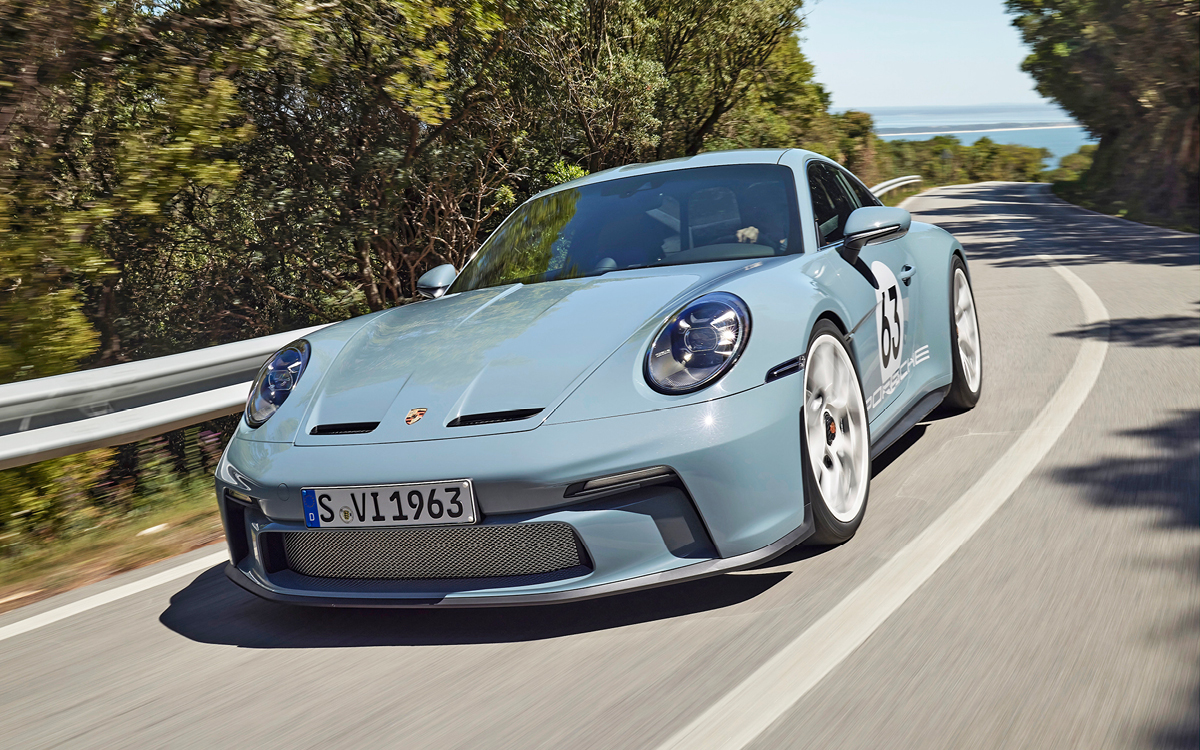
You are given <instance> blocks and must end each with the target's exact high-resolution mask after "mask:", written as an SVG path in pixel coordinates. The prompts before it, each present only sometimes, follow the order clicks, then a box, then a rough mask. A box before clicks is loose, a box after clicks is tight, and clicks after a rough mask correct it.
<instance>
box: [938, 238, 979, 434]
mask: <svg viewBox="0 0 1200 750" xmlns="http://www.w3.org/2000/svg"><path fill="white" fill-rule="evenodd" d="M950 356H951V358H952V359H953V360H954V381H953V382H952V383H951V385H950V392H949V393H947V394H946V400H945V403H946V404H947V405H948V406H951V407H953V408H955V409H959V410H962V411H966V410H967V409H971V408H974V406H975V404H977V403H979V394H980V393H981V392H982V391H983V351H982V349H981V347H980V344H979V318H978V317H977V316H976V315H975V294H974V292H972V291H971V282H970V281H969V280H968V279H967V267H966V265H965V264H964V263H963V262H962V259H961V258H959V257H958V256H957V255H956V256H954V263H953V265H951V267H950Z"/></svg>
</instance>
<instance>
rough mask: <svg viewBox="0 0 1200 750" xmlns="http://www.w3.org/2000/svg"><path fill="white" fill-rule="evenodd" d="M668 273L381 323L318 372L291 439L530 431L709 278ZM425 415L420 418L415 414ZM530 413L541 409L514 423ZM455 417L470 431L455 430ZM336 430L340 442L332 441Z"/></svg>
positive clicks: (576, 284) (472, 303)
mask: <svg viewBox="0 0 1200 750" xmlns="http://www.w3.org/2000/svg"><path fill="white" fill-rule="evenodd" d="M664 270H665V269H654V270H647V271H645V272H644V274H643V275H637V273H636V272H623V273H621V274H620V275H619V276H614V275H612V274H609V275H606V276H603V277H595V278H585V279H570V280H564V281H555V282H548V283H541V284H532V285H529V286H524V285H520V284H516V285H511V286H506V287H498V288H491V289H480V290H476V291H473V292H465V293H463V294H457V295H453V296H451V297H445V298H442V299H438V300H431V301H429V302H422V303H420V304H415V305H407V306H404V307H399V308H395V309H393V310H390V311H388V312H386V313H383V314H381V315H377V316H374V317H373V318H372V319H371V320H370V321H369V322H367V323H366V324H364V325H363V326H362V327H361V328H360V329H359V330H358V331H357V332H356V333H355V334H354V335H353V336H352V337H350V339H349V340H348V341H347V342H346V344H345V346H344V347H342V349H341V351H340V353H339V354H338V355H337V356H336V358H334V359H333V360H332V362H330V364H329V365H328V367H327V369H326V370H325V372H324V373H322V375H321V379H320V383H319V385H318V386H317V391H316V393H314V394H313V396H312V398H311V399H310V400H309V406H308V409H307V413H306V414H305V416H304V418H303V419H301V420H299V425H298V426H299V428H300V429H299V430H297V434H296V437H295V442H296V444H297V445H329V444H355V443H358V444H361V443H379V442H407V441H414V440H433V439H439V438H450V437H466V436H470V435H486V434H495V433H499V432H516V431H521V430H529V429H533V428H535V427H536V426H537V425H538V424H540V423H541V421H542V420H543V419H544V418H545V417H546V416H548V415H549V414H550V412H551V411H552V410H553V408H554V407H555V406H556V405H557V404H558V403H559V402H561V401H562V399H564V398H566V397H567V396H568V395H569V394H570V392H571V391H572V390H574V389H575V387H577V386H578V385H579V383H581V382H582V381H583V380H584V379H585V378H586V377H587V376H588V375H589V374H590V373H591V372H592V371H593V370H594V369H595V368H596V367H598V366H599V365H600V364H601V363H602V362H603V361H604V360H605V359H606V358H607V357H609V356H610V355H611V354H612V352H613V351H615V350H616V349H617V348H618V347H619V346H620V345H621V344H622V343H623V342H624V341H625V340H626V339H628V338H629V336H630V335H632V334H633V333H634V332H635V331H637V330H638V328H640V327H641V326H643V325H644V324H645V323H646V322H647V321H648V320H650V319H652V318H653V317H654V316H656V315H660V314H662V312H663V310H664V308H665V307H668V306H670V305H671V304H673V303H675V302H674V301H675V300H676V298H677V297H680V296H681V294H682V293H683V292H685V291H686V290H687V289H689V288H690V287H693V286H695V285H696V284H697V283H699V282H701V281H702V277H703V276H704V274H695V273H680V272H679V270H678V269H673V272H669V273H667V272H663V271H664ZM631 274H632V275H631ZM422 409H423V410H425V411H424V412H421V413H420V416H419V418H418V419H415V420H414V419H413V417H415V416H417V414H418V412H415V411H413V410H422ZM533 410H541V411H540V413H538V414H535V415H531V416H527V417H525V418H523V419H512V417H514V416H516V415H515V414H514V412H517V413H519V412H521V411H526V412H532V411H533ZM498 413H499V414H498ZM506 413H507V414H506ZM488 414H493V415H495V414H498V416H497V417H495V419H503V418H505V417H507V418H508V419H507V420H506V421H492V422H489V423H480V422H479V419H478V417H477V415H488ZM473 417H474V419H472V418H473ZM455 420H460V422H461V421H466V422H468V424H467V425H465V426H450V425H452V424H453V423H454V422H455ZM374 423H378V425H377V426H375V427H373V428H372V429H370V431H369V432H364V431H361V430H365V429H366V428H367V427H368V426H370V425H372V424H374ZM335 425H343V426H344V425H359V426H358V427H357V428H356V429H358V430H360V431H359V432H344V431H346V430H348V429H350V428H348V427H340V428H338V427H333V426H335ZM338 430H342V431H343V434H328V433H330V432H336V431H338ZM314 431H315V433H316V434H314Z"/></svg>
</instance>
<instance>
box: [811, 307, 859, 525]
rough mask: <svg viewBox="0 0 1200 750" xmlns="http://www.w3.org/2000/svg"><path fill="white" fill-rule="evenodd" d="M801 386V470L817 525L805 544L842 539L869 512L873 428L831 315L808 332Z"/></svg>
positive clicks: (847, 352)
mask: <svg viewBox="0 0 1200 750" xmlns="http://www.w3.org/2000/svg"><path fill="white" fill-rule="evenodd" d="M803 389H804V390H803V402H802V406H801V409H802V411H801V413H800V446H801V452H802V454H803V455H802V456H801V464H802V466H801V469H802V472H803V475H804V496H805V498H806V499H807V500H808V503H809V508H810V510H811V512H812V519H813V526H814V532H813V535H812V536H811V537H809V538H808V540H807V543H808V544H841V543H843V542H845V541H847V540H849V539H850V537H852V536H854V532H856V531H858V527H859V525H860V524H861V523H862V519H863V515H865V514H866V511H867V495H868V494H869V491H870V485H871V433H870V427H869V425H868V424H867V407H866V399H865V398H863V390H862V380H861V379H860V378H859V375H858V368H857V367H856V366H855V364H854V358H853V357H852V356H851V354H850V349H849V347H847V346H846V340H845V338H843V337H842V334H841V331H839V330H838V329H837V327H836V326H834V325H833V324H832V323H830V322H829V321H828V320H821V321H818V322H817V325H816V326H814V327H813V331H812V335H811V336H810V337H809V340H808V352H807V354H806V355H805V366H804V385H803Z"/></svg>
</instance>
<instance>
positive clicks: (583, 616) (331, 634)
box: [158, 566, 789, 648]
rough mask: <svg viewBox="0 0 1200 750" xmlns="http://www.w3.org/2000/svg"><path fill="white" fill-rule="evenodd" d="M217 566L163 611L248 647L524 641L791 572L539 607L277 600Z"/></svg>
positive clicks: (686, 608) (760, 585) (664, 612)
mask: <svg viewBox="0 0 1200 750" xmlns="http://www.w3.org/2000/svg"><path fill="white" fill-rule="evenodd" d="M222 568H223V566H217V567H214V568H210V569H209V570H207V571H205V572H204V573H202V574H201V575H200V576H199V577H198V578H196V579H195V580H194V581H192V582H191V583H190V584H189V585H188V586H187V587H185V588H184V589H183V590H182V591H180V592H178V593H177V594H175V595H174V596H172V597H171V603H170V605H169V606H168V607H167V609H166V610H165V611H164V612H163V613H162V614H161V615H160V616H159V618H158V619H159V622H161V623H162V624H163V625H165V626H166V627H167V628H169V629H170V630H172V631H174V632H176V633H178V634H180V635H182V636H183V637H185V638H188V639H190V640H193V641H197V642H199V643H213V644H221V645H227V646H239V647H242V648H348V647H349V648H353V647H362V646H445V645H455V644H483V643H517V642H524V641H537V640H544V639H547V638H558V637H561V636H566V635H576V634H579V633H588V632H593V631H599V630H608V629H611V628H619V627H623V626H626V625H636V624H639V623H644V622H650V621H654V620H666V619H670V618H673V617H680V616H683V615H690V614H696V613H699V612H707V611H711V610H717V609H722V608H724V607H729V606H732V605H734V604H739V603H741V602H744V601H748V600H750V599H753V598H754V597H756V596H758V595H759V594H762V593H763V592H765V591H766V590H768V589H770V588H771V587H772V586H775V585H776V584H778V583H779V582H781V581H782V580H783V579H785V578H787V577H788V575H789V573H788V572H787V571H774V572H766V573H761V574H757V575H720V576H714V577H712V578H704V579H700V580H697V581H689V582H685V583H679V584H674V585H671V586H662V587H659V588H654V589H648V590H645V591H637V592H633V593H629V594H620V595H616V596H609V597H604V598H602V599H592V600H586V601H580V602H568V603H564V604H550V605H543V606H536V607H497V608H470V609H432V608H431V609H342V608H336V609H335V608H318V607H300V606H294V605H287V604H277V603H275V602H269V601H266V600H264V599H259V598H258V597H256V596H254V595H253V594H250V593H248V592H246V591H244V590H242V589H241V588H239V587H238V586H237V585H235V584H234V583H233V582H231V581H230V580H229V579H228V578H226V577H225V573H224V571H223V569H222Z"/></svg>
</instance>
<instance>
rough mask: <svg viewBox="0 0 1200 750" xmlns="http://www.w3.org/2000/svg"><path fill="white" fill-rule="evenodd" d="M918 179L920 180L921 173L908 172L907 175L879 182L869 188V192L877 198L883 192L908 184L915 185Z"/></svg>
mask: <svg viewBox="0 0 1200 750" xmlns="http://www.w3.org/2000/svg"><path fill="white" fill-rule="evenodd" d="M920 181H921V175H918V174H910V175H908V176H907V177H897V178H895V179H892V180H888V181H887V182H881V183H879V184H878V185H876V186H875V187H873V188H871V192H872V193H873V194H874V195H875V197H876V198H878V197H879V196H881V195H883V194H884V193H888V192H891V191H892V190H895V189H896V188H902V187H907V186H909V185H915V184H916V183H918V182H920Z"/></svg>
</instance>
